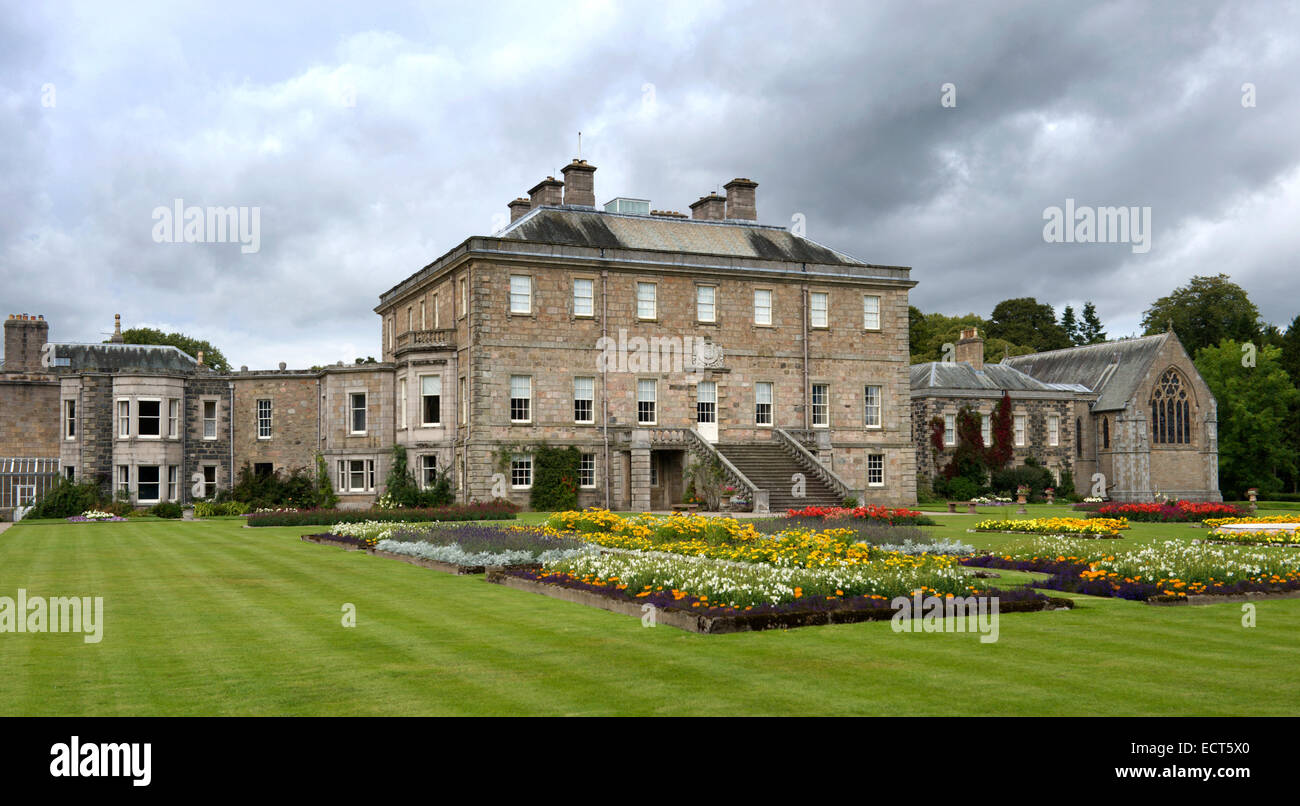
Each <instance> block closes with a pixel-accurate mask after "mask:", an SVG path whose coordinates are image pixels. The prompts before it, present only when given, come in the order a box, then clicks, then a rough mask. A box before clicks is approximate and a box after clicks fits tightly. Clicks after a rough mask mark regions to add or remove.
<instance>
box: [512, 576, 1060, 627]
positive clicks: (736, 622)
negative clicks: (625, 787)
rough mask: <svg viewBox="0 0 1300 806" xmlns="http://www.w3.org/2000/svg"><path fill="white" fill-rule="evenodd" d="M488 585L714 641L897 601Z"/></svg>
mask: <svg viewBox="0 0 1300 806" xmlns="http://www.w3.org/2000/svg"><path fill="white" fill-rule="evenodd" d="M487 581H488V582H493V583H496V584H499V585H505V586H507V587H511V588H515V589H517V590H523V591H528V592H530V593H538V594H542V595H544V596H550V597H552V598H556V599H562V600H564V601H569V602H575V603H577V604H583V605H587V606H589V607H596V608H600V609H602V610H608V611H610V612H614V613H622V614H624V615H629V616H637V617H639V618H641V619H642V623H645V619H646V617H647V612H648V611H652V610H653V612H654V614H655V615H654V619H655V620H654V623H655V624H666V625H668V626H672V627H677V628H679V629H683V630H688V631H690V632H695V633H701V634H710V635H716V634H721V633H734V632H746V631H756V630H770V629H791V628H794V627H810V626H816V625H822V624H852V623H857V622H861V621H886V620H889V619H892V618H893V617H894V616H895V614H896V613H897V611H896V610H895V609H894V607H893V606H892V601H890V600H885V599H881V598H879V597H873V596H856V597H833V598H831V599H817V598H802V599H799V600H797V601H794V602H789V603H785V604H777V605H763V606H755V607H747V608H745V609H737V608H729V607H718V606H715V605H713V604H711V603H709V602H705V601H702V599H701V598H700V597H695V596H689V595H687V596H683V597H679V596H677V595H673V594H664V593H663V592H655V593H653V594H651V595H649V596H643V597H641V596H636V595H634V594H632V593H629V592H628V591H627V590H626V589H623V590H620V589H619V587H618V585H617V584H615V585H612V586H611V585H608V584H596V583H594V582H590V581H582V580H579V579H576V578H573V577H569V576H562V575H556V574H548V573H547V572H545V571H543V570H540V569H524V568H520V569H489V570H488V572H487ZM980 595H984V596H995V597H997V598H998V605H999V607H998V610H999V613H1017V612H1034V611H1040V610H1052V609H1065V608H1070V607H1072V606H1073V602H1071V601H1070V600H1069V599H1062V598H1056V597H1049V596H1044V595H1042V594H1039V593H1037V592H1034V591H1029V590H1026V589H1017V590H1013V591H1000V590H987V591H983V592H982V593H981V594H980ZM945 615H946V614H941V615H940V616H939V617H940V618H942V617H944V616H945ZM959 617H960V616H959Z"/></svg>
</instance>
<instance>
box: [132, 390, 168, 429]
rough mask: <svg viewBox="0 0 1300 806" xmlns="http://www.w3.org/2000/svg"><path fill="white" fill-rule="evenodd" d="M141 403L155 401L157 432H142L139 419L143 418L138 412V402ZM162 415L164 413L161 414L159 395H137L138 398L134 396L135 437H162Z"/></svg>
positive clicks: (161, 407)
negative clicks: (156, 405)
mask: <svg viewBox="0 0 1300 806" xmlns="http://www.w3.org/2000/svg"><path fill="white" fill-rule="evenodd" d="M141 403H157V404H158V417H157V420H158V433H157V434H146V433H144V429H143V428H141V427H140V421H141V420H143V419H144V416H143V415H142V414H140V404H141ZM163 416H164V415H163V402H162V398H160V397H138V398H136V400H135V435H136V437H138V438H139V439H162V438H163Z"/></svg>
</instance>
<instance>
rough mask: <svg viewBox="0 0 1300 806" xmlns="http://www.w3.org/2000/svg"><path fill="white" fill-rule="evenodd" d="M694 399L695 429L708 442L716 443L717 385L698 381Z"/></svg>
mask: <svg viewBox="0 0 1300 806" xmlns="http://www.w3.org/2000/svg"><path fill="white" fill-rule="evenodd" d="M696 392H697V394H696V397H695V428H696V430H697V431H699V432H700V436H702V437H704V438H705V439H706V440H708V441H709V442H717V441H718V385H717V383H715V382H713V381H700V385H699V387H697V390H696Z"/></svg>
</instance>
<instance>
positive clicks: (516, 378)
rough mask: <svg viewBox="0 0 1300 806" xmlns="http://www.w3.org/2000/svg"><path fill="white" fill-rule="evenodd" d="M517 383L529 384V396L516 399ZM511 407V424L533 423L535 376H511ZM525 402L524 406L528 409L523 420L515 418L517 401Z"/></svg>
mask: <svg viewBox="0 0 1300 806" xmlns="http://www.w3.org/2000/svg"><path fill="white" fill-rule="evenodd" d="M515 381H526V382H527V383H528V389H527V392H528V394H527V395H526V396H522V397H515V391H516V389H517V387H516V384H515ZM508 394H509V395H510V397H509V401H510V402H509V405H510V422H512V423H531V422H532V421H533V376H532V375H511V376H510V387H509V392H508ZM516 400H520V401H523V406H524V407H525V408H526V409H527V411H525V412H524V414H525V415H526V416H524V417H523V418H516V417H515V401H516Z"/></svg>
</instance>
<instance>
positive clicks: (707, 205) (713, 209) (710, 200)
mask: <svg viewBox="0 0 1300 806" xmlns="http://www.w3.org/2000/svg"><path fill="white" fill-rule="evenodd" d="M726 213H727V199H726V197H725V196H719V195H718V194H716V193H710V194H709V195H707V196H701V197H700V199H699V201H697V202H695V203H693V204H692V205H691V218H694V219H697V220H700V221H721V220H722V219H724V218H726V217H727V215H726Z"/></svg>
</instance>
